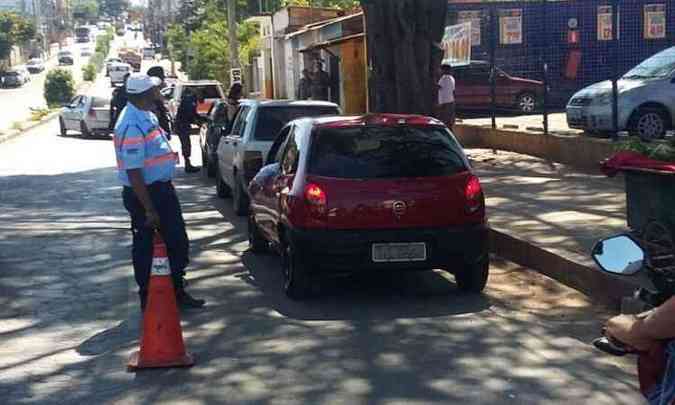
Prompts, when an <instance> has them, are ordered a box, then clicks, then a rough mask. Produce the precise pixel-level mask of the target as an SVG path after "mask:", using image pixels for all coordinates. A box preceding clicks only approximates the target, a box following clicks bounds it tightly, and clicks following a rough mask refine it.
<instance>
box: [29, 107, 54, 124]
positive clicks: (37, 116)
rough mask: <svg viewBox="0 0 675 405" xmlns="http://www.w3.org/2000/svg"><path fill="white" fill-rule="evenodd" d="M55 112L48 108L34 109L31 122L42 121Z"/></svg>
mask: <svg viewBox="0 0 675 405" xmlns="http://www.w3.org/2000/svg"><path fill="white" fill-rule="evenodd" d="M52 111H53V109H52V110H50V109H48V108H36V109H33V110H32V111H31V113H30V120H31V121H42V119H43V118H45V117H46V116H48V115H49V113H51V112H52Z"/></svg>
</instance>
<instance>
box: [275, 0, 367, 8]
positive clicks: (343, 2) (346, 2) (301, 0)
mask: <svg viewBox="0 0 675 405" xmlns="http://www.w3.org/2000/svg"><path fill="white" fill-rule="evenodd" d="M281 6H282V7H287V6H305V7H309V6H313V7H330V8H339V9H343V10H351V9H354V8H356V7H358V6H359V2H358V0H283V1H282V2H281Z"/></svg>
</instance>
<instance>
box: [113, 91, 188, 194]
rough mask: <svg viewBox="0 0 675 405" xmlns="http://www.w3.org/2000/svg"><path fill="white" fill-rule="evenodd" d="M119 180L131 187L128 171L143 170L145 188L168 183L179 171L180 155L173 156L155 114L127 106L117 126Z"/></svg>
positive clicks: (116, 146) (128, 104)
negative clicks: (177, 169)
mask: <svg viewBox="0 0 675 405" xmlns="http://www.w3.org/2000/svg"><path fill="white" fill-rule="evenodd" d="M114 144H115V154H116V155H117V168H118V170H119V171H118V178H119V180H120V182H121V183H122V184H123V185H125V186H131V183H129V176H128V175H127V170H130V169H142V173H143V179H144V180H145V184H152V183H154V182H156V181H169V180H171V179H172V178H173V176H174V173H175V171H176V163H177V160H178V154H177V153H175V152H173V150H172V149H171V145H170V144H169V140H168V139H167V138H166V134H165V133H164V131H163V130H162V128H161V127H160V126H159V121H158V120H157V117H156V116H155V114H153V113H152V112H150V111H143V110H139V109H138V108H136V107H135V106H134V105H133V104H131V103H127V106H126V107H125V108H124V110H122V113H121V114H120V117H119V119H118V120H117V124H116V125H115V142H114Z"/></svg>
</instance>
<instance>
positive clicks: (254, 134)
mask: <svg viewBox="0 0 675 405" xmlns="http://www.w3.org/2000/svg"><path fill="white" fill-rule="evenodd" d="M325 115H340V107H338V106H337V105H336V104H334V103H328V102H323V101H283V100H270V101H255V100H242V101H241V103H240V106H239V110H238V111H237V115H236V116H235V118H234V121H233V122H232V123H231V125H230V126H229V128H228V130H227V131H223V136H222V138H221V139H220V142H219V143H218V150H217V155H218V163H217V165H218V168H217V170H216V184H217V186H216V187H217V192H218V196H219V197H226V196H228V195H230V194H231V195H232V202H233V204H234V210H235V212H236V213H237V215H241V216H243V215H246V214H247V213H248V206H249V196H248V192H247V191H246V190H248V183H249V181H251V179H253V177H255V175H256V174H257V173H258V170H260V168H261V167H262V165H263V160H264V157H266V156H267V154H268V153H269V150H270V148H271V147H272V144H273V143H274V140H275V139H276V137H277V134H278V132H279V131H280V130H281V128H283V127H284V126H285V125H286V124H287V123H289V122H290V121H293V120H295V119H298V118H301V117H318V116H325Z"/></svg>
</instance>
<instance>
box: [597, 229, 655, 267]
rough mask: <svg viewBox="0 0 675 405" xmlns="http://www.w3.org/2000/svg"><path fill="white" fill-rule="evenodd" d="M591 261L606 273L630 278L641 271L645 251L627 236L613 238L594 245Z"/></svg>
mask: <svg viewBox="0 0 675 405" xmlns="http://www.w3.org/2000/svg"><path fill="white" fill-rule="evenodd" d="M593 260H595V262H596V263H597V264H598V266H599V267H600V268H601V269H602V270H603V271H606V272H607V273H612V274H618V275H622V276H630V275H633V274H635V273H637V272H639V271H640V270H641V269H642V264H643V263H644V260H645V251H644V250H643V249H642V248H641V247H640V245H638V244H637V242H635V241H634V240H633V238H631V237H630V236H628V235H619V236H613V237H611V238H607V239H604V240H601V241H600V242H598V243H596V245H595V247H594V248H593Z"/></svg>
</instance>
